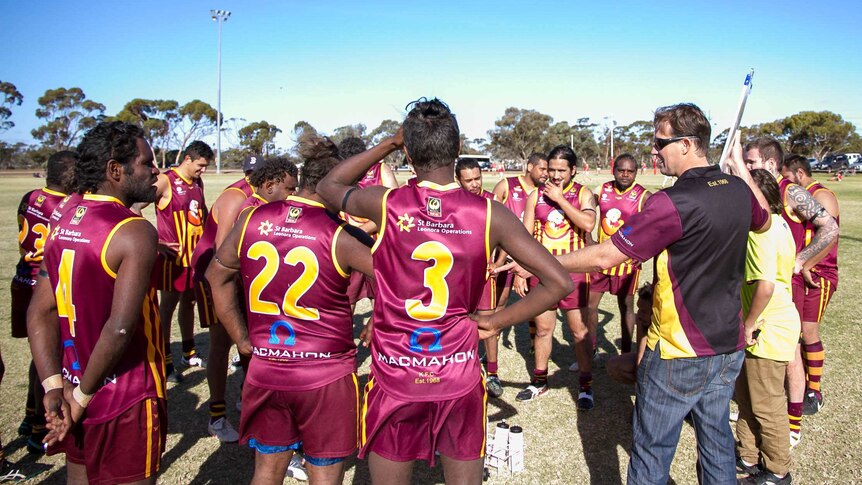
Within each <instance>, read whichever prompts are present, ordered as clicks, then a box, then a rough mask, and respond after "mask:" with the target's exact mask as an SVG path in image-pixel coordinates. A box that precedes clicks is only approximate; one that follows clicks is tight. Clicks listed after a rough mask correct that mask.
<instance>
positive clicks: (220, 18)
mask: <svg viewBox="0 0 862 485" xmlns="http://www.w3.org/2000/svg"><path fill="white" fill-rule="evenodd" d="M210 16H211V17H212V19H213V21H214V22H218V75H217V76H218V97H217V102H216V104H217V107H216V110H217V111H218V112H217V113H216V116H217V117H218V118H217V123H216V124H217V128H216V131H217V135H216V173H217V174H220V173H221V24H222V23H224V22H227V19H228V18H229V17H230V12H229V11H227V10H210Z"/></svg>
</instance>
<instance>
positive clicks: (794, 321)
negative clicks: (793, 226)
mask: <svg viewBox="0 0 862 485" xmlns="http://www.w3.org/2000/svg"><path fill="white" fill-rule="evenodd" d="M751 176H752V178H753V179H754V181H755V182H756V183H757V185H758V187H759V188H760V191H761V192H762V193H763V195H764V197H766V200H767V202H769V208H770V212H771V213H772V215H771V217H772V225H771V226H770V228H769V230H768V231H766V232H764V233H761V234H757V233H753V232H752V233H749V236H748V252H747V255H746V258H745V283H744V284H743V285H742V311H743V315H744V316H745V318H744V321H743V324H744V326H745V343H746V349H745V360H744V361H743V364H742V371H741V372H740V374H739V377H738V378H737V380H736V401H737V403H738V404H739V420H738V421H737V422H736V436H737V440H738V445H737V452H738V455H739V461H738V462H737V468H738V470H739V471H740V472H744V473H748V474H749V476H748V477H746V479H744V480H742V481H741V482H740V483H791V476H790V436H789V434H788V433H787V428H786V427H787V412H786V403H787V396H786V395H785V392H784V376H785V372H786V370H787V364H788V362H790V361H792V360H793V357H794V353H795V350H796V343H797V341H798V340H799V332H800V331H801V322H800V320H799V313H798V312H797V311H796V306H795V305H794V304H793V294H792V290H791V278H792V277H793V265H794V262H795V259H796V246H795V244H794V242H793V235H792V234H791V232H790V227H789V226H788V225H787V222H785V221H784V219H783V218H782V217H781V211H782V210H783V206H782V203H781V196H780V195H779V189H778V183H777V182H776V181H775V178H774V177H772V176H771V175H770V174H769V172H767V171H766V170H762V169H758V170H752V171H751ZM758 463H762V466H758V465H757V464H758Z"/></svg>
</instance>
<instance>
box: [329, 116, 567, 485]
mask: <svg viewBox="0 0 862 485" xmlns="http://www.w3.org/2000/svg"><path fill="white" fill-rule="evenodd" d="M408 109H409V113H408V115H407V118H406V120H405V121H404V126H403V127H402V130H401V131H399V132H398V133H397V134H396V135H395V136H393V137H391V138H388V139H386V140H384V141H383V142H381V144H379V145H377V146H376V147H374V148H372V149H370V150H368V151H366V152H363V153H361V154H359V155H356V156H354V157H351V158H349V159H347V160H345V161H344V162H342V163H341V164H340V165H338V166H337V167H336V168H335V169H333V170H332V172H330V174H329V175H327V177H326V178H324V179H323V181H321V183H320V184H319V186H318V192H319V193H320V194H321V195H322V196H323V197H324V199H326V201H327V202H329V203H330V204H332V205H335V206H337V207H339V208H340V209H341V210H343V211H345V212H348V213H350V214H355V215H358V216H361V217H365V218H368V219H370V220H371V221H373V222H374V223H375V224H377V226H378V227H380V235H379V236H378V239H377V242H376V243H375V245H374V248H373V249H372V253H373V258H374V273H375V276H376V280H377V288H378V293H377V295H376V296H377V299H376V300H375V306H374V329H373V332H372V342H371V349H372V354H371V358H372V364H371V376H370V377H369V382H368V384H367V385H366V394H365V398H364V403H363V409H362V414H363V418H362V429H361V442H362V446H361V448H360V452H359V455H360V457H365V456H368V457H369V465H370V470H371V479H372V481H373V482H375V483H387V484H398V483H409V482H410V479H411V477H410V474H411V470H412V464H413V461H414V460H417V459H422V460H428V461H429V462H431V463H432V464H433V462H434V460H435V452H439V454H440V457H441V461H442V462H443V468H444V473H445V475H446V479H447V482H451V483H476V484H478V483H481V481H482V456H483V453H484V448H485V446H484V444H485V443H484V440H485V420H486V416H485V411H486V409H485V403H486V394H485V386H484V383H483V382H482V380H483V379H482V374H481V367H480V364H479V360H478V358H477V355H476V348H477V345H478V338H479V332H478V331H477V327H476V322H475V321H473V320H471V318H470V317H471V314H473V312H475V311H476V307H477V305H478V303H479V299H480V297H481V295H482V289H483V287H484V285H485V281H486V278H487V265H488V262H489V259H490V250H491V249H493V248H494V247H495V246H498V245H499V246H500V247H502V248H503V249H504V250H506V251H507V252H508V253H509V254H510V255H511V256H512V257H513V258H515V259H516V260H519V261H522V263H524V264H527V265H529V266H530V267H532V268H533V269H535V270H536V271H539V272H540V273H541V277H540V278H541V281H542V284H540V285H539V286H538V287H537V288H536V290H534V292H531V293H530V294H529V295H528V297H527V298H524V299H523V300H521V301H519V302H518V303H516V304H515V305H513V306H511V307H509V308H506V309H505V310H503V311H501V312H498V313H495V314H494V315H491V316H487V317H481V318H482V321H483V322H484V323H483V324H482V325H483V326H484V327H485V328H489V327H493V326H494V325H495V324H496V323H497V322H505V323H507V324H509V323H514V322H515V321H523V320H526V319H529V318H530V317H532V316H534V315H536V314H537V313H539V312H540V311H542V310H544V309H545V308H547V307H549V306H551V305H552V304H554V302H556V301H559V299H560V298H562V296H563V295H564V294H567V293H568V292H570V291H571V288H572V285H571V282H570V280H569V278H568V275H567V274H566V273H565V271H564V270H562V268H561V267H560V266H559V265H558V264H556V263H555V261H554V259H553V258H552V257H551V256H550V254H549V253H548V252H547V251H541V250H540V249H541V247H540V246H539V245H538V243H536V242H535V241H534V240H533V239H532V238H531V237H530V235H529V234H528V233H527V231H526V230H525V228H524V226H523V225H522V224H521V223H520V221H518V219H517V218H516V217H515V216H514V215H513V214H512V213H511V212H510V211H509V210H508V209H506V208H505V207H504V206H503V205H502V204H500V203H498V202H494V201H491V200H488V199H486V198H483V197H480V196H476V195H474V194H470V193H468V192H466V191H464V190H461V188H460V187H459V186H458V185H457V184H455V183H454V182H455V180H454V168H453V164H454V163H455V159H456V158H457V156H458V151H459V145H460V143H459V135H460V134H459V131H458V124H457V122H456V121H455V116H454V115H453V114H452V113H451V112H450V111H449V108H448V107H447V106H446V105H445V104H444V103H442V102H441V101H439V100H437V99H434V100H431V101H427V100H424V99H423V100H420V101H417V102H415V103H411V105H410V106H408ZM402 145H403V148H404V151H405V153H406V156H407V159H408V160H409V161H410V162H411V163H412V164H413V167H414V168H415V170H416V175H417V181H416V183H410V184H407V185H405V186H403V187H400V188H397V189H388V190H387V189H385V188H383V187H367V188H363V189H358V188H356V187H351V186H350V184H351V183H352V181H354V180H356V179H357V178H358V177H359V176H360V175H361V174H363V173H365V172H366V171H367V170H368V168H369V167H370V166H371V165H373V164H374V163H376V162H377V161H379V160H381V159H383V158H384V157H385V156H386V155H388V154H390V153H392V152H393V151H395V150H397V149H400V148H401V147H402ZM476 318H477V319H478V318H480V317H476ZM492 335H494V333H493V332H489V333H485V334H483V336H484V337H488V336H492Z"/></svg>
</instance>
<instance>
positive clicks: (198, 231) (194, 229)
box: [156, 168, 207, 268]
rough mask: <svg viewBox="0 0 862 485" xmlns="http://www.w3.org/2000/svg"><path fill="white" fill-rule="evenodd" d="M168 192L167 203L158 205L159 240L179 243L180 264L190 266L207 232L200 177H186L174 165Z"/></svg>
mask: <svg viewBox="0 0 862 485" xmlns="http://www.w3.org/2000/svg"><path fill="white" fill-rule="evenodd" d="M165 176H166V177H167V178H168V185H169V194H170V196H169V197H168V202H167V204H166V205H165V206H164V207H162V208H159V207H156V227H157V229H158V231H159V241H162V242H166V243H179V249H178V250H177V258H176V261H174V263H175V264H176V265H177V266H182V267H186V268H187V267H189V266H191V260H192V252H194V249H195V245H197V243H198V240H200V238H201V236H202V235H203V232H204V221H205V220H206V218H207V208H206V203H205V202H204V186H203V181H202V180H201V179H195V180H187V179H185V178H183V176H182V175H180V173H179V172H177V170H176V169H174V168H172V169H170V170H168V171H167V172H165Z"/></svg>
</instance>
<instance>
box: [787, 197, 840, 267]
mask: <svg viewBox="0 0 862 485" xmlns="http://www.w3.org/2000/svg"><path fill="white" fill-rule="evenodd" d="M787 192H788V195H790V200H791V201H792V202H793V203H794V205H795V207H794V211H795V212H796V214H797V215H799V216H801V217H800V218H801V219H802V220H806V221H811V222H812V223H813V224H814V228H815V230H814V236H813V237H812V238H811V242H810V243H809V244H808V245H807V246H805V248H803V249H802V251H799V254H797V255H796V257H797V259H800V260H802V261H808V260H809V259H810V258H811V257H813V256H814V255H816V254H818V253H820V252H821V251H823V250H824V249H826V247H827V246H829V244H831V243H832V241H833V240H834V239H835V238H836V237H838V224H836V223H835V219H833V218H832V216H831V215H829V213H828V212H827V211H826V209H824V208H823V206H822V205H820V202H817V199H815V198H814V197H813V196H812V195H811V194H810V193H808V191H807V190H805V189H803V188H802V187H800V186H798V185H791V186H789V187H788V188H787Z"/></svg>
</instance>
